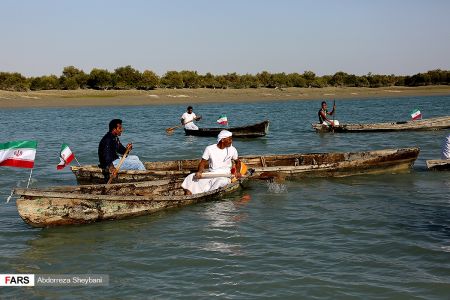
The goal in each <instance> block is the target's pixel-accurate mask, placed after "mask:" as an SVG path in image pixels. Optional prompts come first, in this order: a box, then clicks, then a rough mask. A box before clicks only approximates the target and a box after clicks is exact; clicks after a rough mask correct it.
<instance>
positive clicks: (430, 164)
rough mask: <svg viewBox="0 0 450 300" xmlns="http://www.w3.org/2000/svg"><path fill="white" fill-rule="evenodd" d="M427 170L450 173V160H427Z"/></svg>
mask: <svg viewBox="0 0 450 300" xmlns="http://www.w3.org/2000/svg"><path fill="white" fill-rule="evenodd" d="M427 168H428V170H433V171H450V159H432V160H427Z"/></svg>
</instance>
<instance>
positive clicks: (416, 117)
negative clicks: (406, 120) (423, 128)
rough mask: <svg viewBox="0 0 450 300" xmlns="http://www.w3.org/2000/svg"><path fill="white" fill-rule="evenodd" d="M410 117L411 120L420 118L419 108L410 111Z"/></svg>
mask: <svg viewBox="0 0 450 300" xmlns="http://www.w3.org/2000/svg"><path fill="white" fill-rule="evenodd" d="M411 118H412V119H413V120H418V119H422V113H421V112H420V110H418V109H417V108H416V109H415V110H413V111H412V113H411Z"/></svg>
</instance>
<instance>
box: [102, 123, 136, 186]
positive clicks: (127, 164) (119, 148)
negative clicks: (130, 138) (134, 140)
mask: <svg viewBox="0 0 450 300" xmlns="http://www.w3.org/2000/svg"><path fill="white" fill-rule="evenodd" d="M123 129H124V128H123V126H122V120H120V119H113V120H111V121H110V122H109V131H108V132H107V133H106V134H105V135H104V136H103V138H102V139H101V141H100V143H99V145H98V160H99V162H100V164H99V165H98V166H99V167H100V168H101V169H102V173H103V176H105V182H108V180H109V178H110V177H111V175H113V176H116V175H117V172H118V170H117V169H116V168H117V165H118V163H119V161H120V160H119V154H121V155H124V154H125V152H126V150H127V148H129V150H128V151H131V149H133V144H131V143H129V144H127V147H124V146H123V145H122V143H121V142H120V140H119V136H121V135H122V132H123ZM121 169H124V170H145V167H144V165H143V163H142V162H141V161H140V160H139V158H138V157H137V156H136V155H129V156H128V157H126V159H125V160H124V161H123V163H122V166H121Z"/></svg>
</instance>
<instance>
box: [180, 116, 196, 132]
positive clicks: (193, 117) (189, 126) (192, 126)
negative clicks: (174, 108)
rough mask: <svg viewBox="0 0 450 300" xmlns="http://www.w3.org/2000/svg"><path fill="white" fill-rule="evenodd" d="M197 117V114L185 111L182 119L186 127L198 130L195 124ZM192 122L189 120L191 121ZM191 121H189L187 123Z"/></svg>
mask: <svg viewBox="0 0 450 300" xmlns="http://www.w3.org/2000/svg"><path fill="white" fill-rule="evenodd" d="M195 118H197V116H196V115H195V113H192V114H188V113H187V112H185V113H184V114H183V115H182V116H181V119H182V120H183V122H184V128H185V129H190V130H198V127H197V125H195V124H194V121H195ZM191 120H192V122H189V121H191ZM187 122H189V123H187Z"/></svg>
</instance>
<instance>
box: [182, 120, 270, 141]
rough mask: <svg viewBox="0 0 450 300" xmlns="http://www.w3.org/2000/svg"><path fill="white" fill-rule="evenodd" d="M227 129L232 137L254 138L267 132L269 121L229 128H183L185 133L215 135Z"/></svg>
mask: <svg viewBox="0 0 450 300" xmlns="http://www.w3.org/2000/svg"><path fill="white" fill-rule="evenodd" d="M224 129H226V130H228V131H231V132H232V133H233V137H238V138H256V137H262V136H265V135H266V134H267V133H268V132H269V121H268V120H266V121H264V122H261V123H258V124H253V125H248V126H241V127H231V128H199V129H198V130H190V129H184V132H185V134H186V135H194V136H205V137H217V135H218V134H219V133H220V132H221V131H222V130H224Z"/></svg>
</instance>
